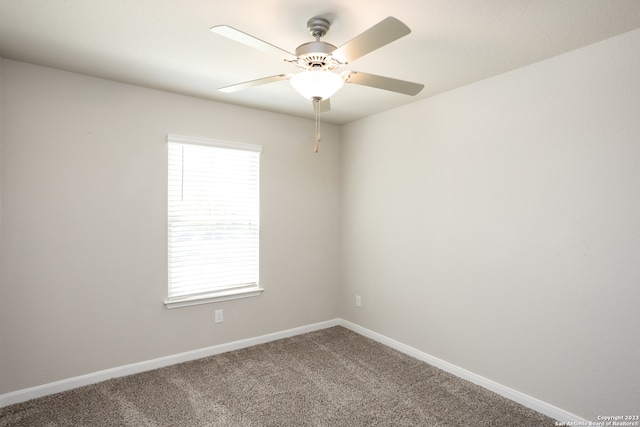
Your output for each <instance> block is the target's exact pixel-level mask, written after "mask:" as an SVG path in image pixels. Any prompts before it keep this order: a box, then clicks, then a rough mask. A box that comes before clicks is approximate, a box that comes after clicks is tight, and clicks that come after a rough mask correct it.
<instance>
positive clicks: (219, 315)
mask: <svg viewBox="0 0 640 427" xmlns="http://www.w3.org/2000/svg"><path fill="white" fill-rule="evenodd" d="M223 321H224V315H223V312H222V309H221V308H220V309H218V310H216V312H215V322H216V323H222V322H223Z"/></svg>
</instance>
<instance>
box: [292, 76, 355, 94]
mask: <svg viewBox="0 0 640 427" xmlns="http://www.w3.org/2000/svg"><path fill="white" fill-rule="evenodd" d="M290 81H291V86H293V88H294V89H295V90H297V91H298V92H299V93H300V95H302V96H304V97H305V98H307V99H311V100H313V99H317V98H320V99H321V100H324V99H329V98H330V97H331V96H332V95H333V94H334V93H336V92H337V91H338V90H340V88H341V87H342V85H343V84H344V80H343V79H342V77H340V76H339V75H338V74H335V73H332V72H331V71H325V70H309V71H303V72H301V73H298V74H296V75H294V76H293V77H291V80H290Z"/></svg>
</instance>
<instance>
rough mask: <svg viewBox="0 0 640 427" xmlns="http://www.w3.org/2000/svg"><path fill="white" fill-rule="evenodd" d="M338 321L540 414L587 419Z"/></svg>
mask: <svg viewBox="0 0 640 427" xmlns="http://www.w3.org/2000/svg"><path fill="white" fill-rule="evenodd" d="M339 325H340V326H344V327H345V328H347V329H350V330H352V331H354V332H357V333H358V334H360V335H363V336H365V337H367V338H371V339H372V340H374V341H378V342H379V343H381V344H384V345H386V346H388V347H391V348H394V349H396V350H398V351H400V352H402V353H404V354H407V355H409V356H411V357H414V358H416V359H418V360H422V361H423V362H426V363H428V364H430V365H432V366H435V367H436V368H439V369H442V370H443V371H446V372H449V373H450V374H453V375H455V376H456V377H459V378H462V379H464V380H467V381H469V382H472V383H474V384H476V385H479V386H480V387H483V388H486V389H487V390H491V391H492V392H494V393H497V394H499V395H501V396H503V397H506V398H507V399H509V400H513V401H514V402H517V403H519V404H521V405H523V406H526V407H527V408H530V409H533V410H534V411H537V412H540V413H541V414H544V415H546V416H548V417H550V418H553V419H554V420H557V421H561V422H565V423H566V422H576V423H580V424H579V425H588V422H589V421H588V420H586V419H584V418H581V417H579V416H577V415H575V414H572V413H570V412H567V411H565V410H564V409H560V408H558V407H556V406H553V405H551V404H549V403H546V402H543V401H541V400H539V399H536V398H535V397H532V396H529V395H527V394H524V393H521V392H519V391H517V390H514V389H512V388H509V387H506V386H504V385H502V384H498V383H497V382H495V381H492V380H490V379H488V378H485V377H483V376H480V375H478V374H474V373H473V372H470V371H467V370H466V369H463V368H461V367H459V366H456V365H454V364H452V363H449V362H445V361H444V360H442V359H438V358H437V357H435V356H431V355H430V354H427V353H424V352H422V351H420V350H417V349H415V348H413V347H410V346H408V345H405V344H402V343H401V342H398V341H395V340H393V339H391V338H388V337H386V336H384V335H381V334H379V333H377V332H373V331H371V330H369V329H366V328H363V327H362V326H358V325H356V324H355V323H351V322H348V321H346V320H343V319H340V321H339Z"/></svg>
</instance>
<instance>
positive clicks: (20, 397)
mask: <svg viewBox="0 0 640 427" xmlns="http://www.w3.org/2000/svg"><path fill="white" fill-rule="evenodd" d="M338 325H340V326H344V327H345V328H347V329H350V330H352V331H354V332H356V333H358V334H360V335H363V336H365V337H367V338H371V339H373V340H375V341H378V342H380V343H382V344H384V345H386V346H389V347H391V348H394V349H396V350H398V351H400V352H402V353H405V354H407V355H409V356H411V357H414V358H416V359H418V360H422V361H423V362H426V363H429V364H430V365H433V366H435V367H436V368H439V369H442V370H443V371H446V372H449V373H451V374H453V375H455V376H457V377H459V378H462V379H464V380H467V381H469V382H472V383H474V384H477V385H479V386H481V387H483V388H486V389H488V390H491V391H493V392H494V393H497V394H499V395H501V396H504V397H506V398H507V399H510V400H513V401H514V402H517V403H519V404H521V405H523V406H526V407H528V408H531V409H533V410H535V411H538V412H540V413H542V414H545V415H547V416H549V417H551V418H553V419H555V420H557V421H562V422H570V421H573V422H578V423H582V425H587V423H588V421H587V420H585V419H584V418H580V417H578V416H577V415H574V414H572V413H570V412H567V411H565V410H563V409H560V408H557V407H555V406H553V405H550V404H548V403H546V402H543V401H541V400H539V399H536V398H534V397H531V396H528V395H526V394H524V393H520V392H519V391H516V390H513V389H511V388H509V387H506V386H503V385H501V384H498V383H496V382H495V381H492V380H490V379H487V378H484V377H482V376H480V375H477V374H474V373H473V372H470V371H467V370H466V369H463V368H461V367H459V366H456V365H453V364H451V363H449V362H445V361H444V360H442V359H438V358H437V357H434V356H431V355H429V354H427V353H424V352H422V351H420V350H417V349H415V348H413V347H410V346H408V345H405V344H402V343H401V342H398V341H395V340H393V339H391V338H388V337H386V336H384V335H381V334H379V333H377V332H373V331H371V330H369V329H366V328H363V327H361V326H358V325H356V324H355V323H351V322H348V321H346V320H343V319H333V320H329V321H326V322H320V323H314V324H311V325H306V326H301V327H298V328H293V329H287V330H285V331H281V332H275V333H271V334H266V335H262V336H259V337H255V338H248V339H244V340H238V341H233V342H230V343H225V344H219V345H214V346H212V347H206V348H202V349H199V350H193V351H188V352H185V353H179V354H174V355H171V356H166V357H160V358H157V359H152V360H147V361H143V362H138V363H132V364H129V365H124V366H119V367H116V368H111V369H105V370H103V371H98V372H93V373H90V374H86V375H80V376H77V377H72V378H68V379H64V380H61V381H56V382H52V383H48V384H43V385H39V386H36V387H31V388H26V389H23V390H18V391H14V392H11V393H6V394H2V395H0V408H1V407H4V406H8V405H12V404H14V403H20V402H26V401H27V400H31V399H36V398H38V397H43V396H48V395H50V394H54V393H59V392H62V391H66V390H71V389H74V388H78V387H83V386H86V385H90V384H95V383H98V382H101V381H106V380H109V379H111V378H118V377H124V376H127V375H132V374H137V373H140V372H145V371H150V370H152V369H158V368H162V367H165V366H169V365H174V364H176V363H182V362H188V361H190V360H196V359H201V358H203V357H208V356H213V355H216V354H220V353H226V352H228V351H233V350H239V349H241V348H246V347H251V346H254V345H258V344H264V343H267V342H271V341H275V340H279V339H282V338H288V337H292V336H295V335H300V334H305V333H307V332H313V331H318V330H321V329H326V328H330V327H332V326H338Z"/></svg>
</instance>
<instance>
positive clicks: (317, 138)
mask: <svg viewBox="0 0 640 427" xmlns="http://www.w3.org/2000/svg"><path fill="white" fill-rule="evenodd" d="M313 103H314V107H315V108H314V110H316V143H315V145H314V146H313V152H314V153H316V154H318V143H319V142H320V98H314V99H313Z"/></svg>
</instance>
